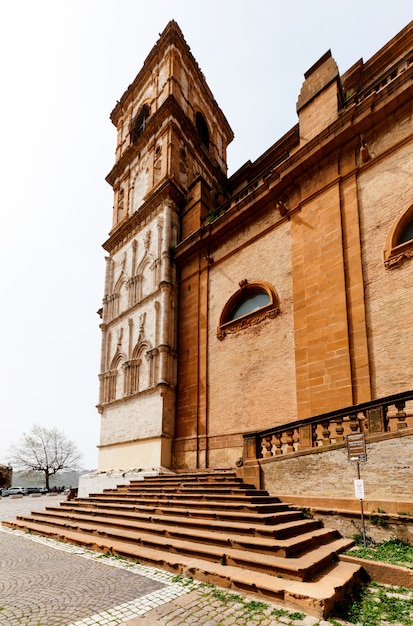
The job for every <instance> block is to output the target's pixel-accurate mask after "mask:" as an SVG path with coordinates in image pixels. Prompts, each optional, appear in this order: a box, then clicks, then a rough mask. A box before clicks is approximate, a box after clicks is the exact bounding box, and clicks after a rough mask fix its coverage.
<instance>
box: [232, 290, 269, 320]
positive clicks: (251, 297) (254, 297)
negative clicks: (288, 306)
mask: <svg viewBox="0 0 413 626" xmlns="http://www.w3.org/2000/svg"><path fill="white" fill-rule="evenodd" d="M269 303H270V296H269V295H268V293H267V292H266V291H264V290H262V289H257V290H256V291H250V292H247V293H246V294H245V296H244V297H243V298H240V300H239V301H237V302H236V303H235V305H234V307H233V309H232V311H230V313H229V315H228V322H230V321H232V320H236V319H238V318H239V317H243V316H244V315H248V313H253V312H254V311H257V309H261V308H262V307H263V306H265V305H266V304H269Z"/></svg>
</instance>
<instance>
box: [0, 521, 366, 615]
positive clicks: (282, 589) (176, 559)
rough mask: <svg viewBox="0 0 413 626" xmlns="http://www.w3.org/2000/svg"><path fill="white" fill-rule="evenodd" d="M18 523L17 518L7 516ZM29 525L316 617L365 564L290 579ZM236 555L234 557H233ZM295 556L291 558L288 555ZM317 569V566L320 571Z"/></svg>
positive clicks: (337, 565) (333, 566)
mask: <svg viewBox="0 0 413 626" xmlns="http://www.w3.org/2000/svg"><path fill="white" fill-rule="evenodd" d="M3 524H5V525H6V526H10V527H15V523H14V522H3ZM26 526H27V527H28V528H27V529H28V530H31V531H32V532H35V533H39V534H42V535H46V536H50V537H54V538H57V539H63V540H65V541H68V542H70V543H73V544H77V545H82V546H84V547H86V548H90V549H92V550H98V551H100V552H103V553H111V554H114V555H119V556H124V557H127V558H133V559H136V560H138V561H139V562H144V563H146V564H148V565H152V566H155V567H160V568H163V569H167V570H168V571H171V572H174V573H176V574H181V575H183V576H191V577H195V578H197V579H198V580H202V581H205V582H211V583H215V584H219V585H221V586H224V587H230V588H232V589H235V590H242V591H246V592H250V593H257V594H259V595H261V596H263V597H267V598H271V599H278V600H280V601H282V602H284V604H285V605H286V606H288V607H291V608H296V609H297V608H299V609H301V610H304V611H305V612H306V613H309V614H311V615H314V616H315V617H319V618H323V617H326V616H327V615H328V613H329V612H330V610H331V608H332V606H333V604H334V602H335V601H336V600H337V599H340V597H343V596H344V594H345V593H346V590H347V589H348V588H349V587H350V586H351V585H352V584H353V583H354V581H355V579H356V578H357V575H358V573H359V569H360V568H359V567H357V566H355V565H354V564H351V563H344V562H337V563H330V565H329V567H328V569H327V571H326V573H323V574H321V573H320V572H318V574H317V576H316V577H315V578H314V580H313V581H312V582H303V581H302V580H294V579H287V578H282V577H280V576H277V573H278V572H277V573H276V574H275V575H274V571H271V572H268V571H267V572H261V571H256V570H253V571H251V570H250V569H246V568H244V567H238V566H237V567H235V566H234V565H232V564H231V563H228V560H227V565H224V564H222V563H219V562H214V561H210V560H205V559H201V558H198V557H192V556H188V555H185V554H183V553H181V552H170V551H168V552H165V551H164V550H160V549H157V548H153V547H148V546H143V545H137V544H136V543H134V542H130V541H125V540H123V539H121V538H115V539H113V538H110V537H106V536H99V537H97V536H96V535H92V534H87V533H83V532H77V531H73V530H70V529H66V531H65V534H64V535H62V534H61V532H60V531H61V529H60V528H58V527H57V528H53V527H50V526H49V527H47V526H44V525H41V524H34V523H31V524H27V525H26ZM233 556H234V555H232V557H231V558H233ZM284 560H285V561H289V559H284ZM298 566H299V567H300V566H302V563H298ZM315 573H316V572H313V574H315Z"/></svg>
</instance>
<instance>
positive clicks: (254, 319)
mask: <svg viewBox="0 0 413 626" xmlns="http://www.w3.org/2000/svg"><path fill="white" fill-rule="evenodd" d="M279 312H280V309H279V308H278V307H275V308H274V309H270V310H267V311H262V312H261V313H260V312H258V313H255V314H254V313H253V314H251V315H250V316H248V317H247V318H245V319H242V318H241V319H238V320H234V321H233V322H229V323H228V325H227V326H225V328H224V327H222V326H221V327H218V329H217V338H218V339H219V340H220V341H221V340H222V339H224V337H226V335H233V334H234V333H239V332H240V331H241V330H246V329H248V328H251V327H252V326H256V325H257V324H261V322H263V321H264V320H266V319H273V318H275V317H277V315H278V314H279Z"/></svg>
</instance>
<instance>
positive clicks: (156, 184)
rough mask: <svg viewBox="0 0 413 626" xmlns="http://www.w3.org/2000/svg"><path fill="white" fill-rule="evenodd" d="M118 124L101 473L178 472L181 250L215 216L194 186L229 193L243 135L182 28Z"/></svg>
mask: <svg viewBox="0 0 413 626" xmlns="http://www.w3.org/2000/svg"><path fill="white" fill-rule="evenodd" d="M111 120H112V122H113V124H114V125H115V126H116V128H117V146H116V161H115V165H114V167H113V169H112V170H111V172H110V173H109V174H108V176H107V181H108V183H109V184H110V185H111V186H112V188H113V192H114V207H113V219H112V229H111V231H110V234H109V238H108V240H107V241H106V242H105V243H104V246H103V247H104V249H105V250H106V252H107V254H108V255H107V257H106V280H105V293H104V298H103V308H102V310H101V318H102V323H101V329H102V351H101V371H100V376H99V378H100V398H99V404H98V410H99V412H100V413H101V420H102V421H101V435H100V444H99V468H98V469H99V471H110V470H116V469H121V470H133V469H142V468H159V467H162V466H163V467H170V466H171V447H172V442H173V438H174V428H175V405H176V383H177V380H176V376H177V359H178V355H179V349H178V344H177V341H178V338H177V318H178V315H179V293H178V287H177V285H178V282H177V277H176V270H175V266H174V261H173V250H174V246H176V244H177V243H178V242H179V241H180V239H181V237H182V235H181V233H182V232H183V231H185V227H184V228H182V224H183V223H185V224H187V223H189V222H191V220H195V221H197V223H198V226H199V220H200V219H201V218H202V215H203V214H205V212H206V211H208V208H207V207H205V206H203V207H201V209H199V206H200V205H199V204H198V209H197V206H196V203H195V204H194V202H193V201H191V199H190V198H191V197H192V195H193V194H192V192H191V189H194V188H195V187H197V185H198V187H199V185H200V184H201V185H202V186H203V187H205V188H206V189H209V190H211V189H217V188H219V187H220V185H221V183H222V181H223V180H224V179H225V178H226V149H227V145H228V143H229V142H230V141H231V139H232V137H233V135H232V131H231V129H230V127H229V125H228V122H227V121H226V119H225V117H224V115H223V113H222V112H221V110H220V109H219V107H218V105H217V103H216V102H215V100H214V98H213V96H212V94H211V92H210V90H209V88H208V86H207V84H206V82H205V79H204V77H203V75H202V73H201V71H200V69H199V67H198V65H197V63H196V61H195V59H194V57H193V56H192V54H191V52H190V49H189V47H188V45H187V44H186V42H185V40H184V38H183V35H182V33H181V31H180V29H179V27H178V25H177V24H176V23H175V22H173V21H172V22H170V23H169V24H168V25H167V27H166V28H165V30H164V32H163V33H162V34H161V35H160V38H159V40H158V42H157V44H156V45H155V46H154V48H153V49H152V51H151V52H150V54H149V56H148V57H147V59H146V61H145V63H144V65H143V67H142V69H141V71H140V72H139V74H138V75H137V77H136V78H135V80H134V81H133V83H132V84H131V85H130V86H129V87H128V89H127V90H126V92H125V93H124V94H123V96H122V97H121V99H120V100H119V101H118V102H117V104H116V106H115V108H114V110H113V111H112V114H111ZM188 206H190V207H191V209H190V210H187V209H185V208H184V207H188ZM184 214H185V217H184ZM192 216H194V217H192ZM183 236H184V237H185V236H186V235H185V232H184V234H183Z"/></svg>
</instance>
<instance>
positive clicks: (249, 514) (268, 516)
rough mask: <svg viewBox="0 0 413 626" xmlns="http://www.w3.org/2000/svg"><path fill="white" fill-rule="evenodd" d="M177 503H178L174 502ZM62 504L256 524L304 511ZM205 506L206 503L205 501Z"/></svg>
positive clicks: (95, 502)
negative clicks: (267, 511) (269, 511)
mask: <svg viewBox="0 0 413 626" xmlns="http://www.w3.org/2000/svg"><path fill="white" fill-rule="evenodd" d="M174 505H176V503H174ZM61 506H63V507H65V506H67V507H69V508H72V507H78V506H88V507H89V508H94V509H95V510H96V509H99V508H100V507H102V506H103V507H105V508H108V509H112V510H118V511H139V512H145V513H147V514H162V513H163V514H165V515H168V514H172V515H179V516H184V517H187V518H189V517H192V518H202V519H206V520H227V521H231V520H233V521H243V522H245V523H247V522H251V523H256V524H260V523H261V524H277V523H281V522H287V521H289V520H297V519H302V513H301V512H300V511H297V510H294V509H289V508H287V509H285V510H282V511H278V510H276V511H275V512H271V513H266V512H265V511H262V510H257V507H252V508H250V509H249V510H245V509H244V510H241V511H240V510H232V509H230V510H218V509H212V508H191V509H190V510H189V509H188V508H187V507H181V506H172V505H170V504H169V503H168V502H162V503H159V504H157V505H149V504H141V503H137V502H136V503H133V502H128V503H127V504H124V503H123V502H121V501H113V502H111V501H99V500H96V499H92V498H91V499H85V498H83V499H78V500H71V501H70V502H68V503H65V502H62V503H61ZM204 506H205V503H204Z"/></svg>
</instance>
